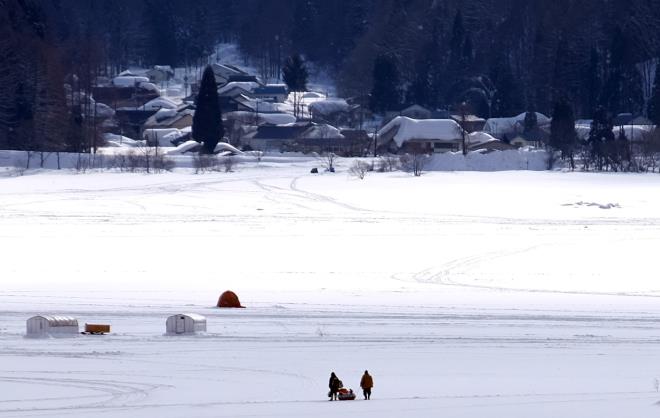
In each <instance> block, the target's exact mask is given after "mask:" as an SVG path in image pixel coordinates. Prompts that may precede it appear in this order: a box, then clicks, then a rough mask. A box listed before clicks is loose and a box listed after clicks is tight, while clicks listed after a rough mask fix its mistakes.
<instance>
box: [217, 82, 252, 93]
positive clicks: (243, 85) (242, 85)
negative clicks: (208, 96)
mask: <svg viewBox="0 0 660 418" xmlns="http://www.w3.org/2000/svg"><path fill="white" fill-rule="evenodd" d="M257 87H259V83H255V82H253V81H232V82H229V83H227V84H225V85H224V86H222V87H220V88H219V89H218V94H219V95H223V94H225V93H228V92H230V91H231V90H233V89H236V88H238V89H241V90H244V91H246V92H251V91H252V90H254V89H256V88H257Z"/></svg>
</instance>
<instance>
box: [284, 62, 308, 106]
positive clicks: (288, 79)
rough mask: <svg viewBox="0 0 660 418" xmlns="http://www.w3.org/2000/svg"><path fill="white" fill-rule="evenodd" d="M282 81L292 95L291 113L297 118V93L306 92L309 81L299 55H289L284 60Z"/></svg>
mask: <svg viewBox="0 0 660 418" xmlns="http://www.w3.org/2000/svg"><path fill="white" fill-rule="evenodd" d="M282 79H283V80H284V83H286V86H287V88H288V89H289V92H292V93H293V112H294V114H295V115H296V117H297V116H298V113H299V107H300V104H299V98H298V93H300V92H303V91H307V81H308V79H309V72H308V71H307V67H306V66H305V61H303V59H302V57H301V56H300V55H299V54H294V55H291V56H290V57H289V58H287V59H286V61H285V62H284V67H282Z"/></svg>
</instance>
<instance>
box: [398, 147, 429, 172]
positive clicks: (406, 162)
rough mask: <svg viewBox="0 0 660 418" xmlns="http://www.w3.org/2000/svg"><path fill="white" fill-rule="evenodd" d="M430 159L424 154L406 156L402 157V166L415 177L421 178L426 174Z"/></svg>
mask: <svg viewBox="0 0 660 418" xmlns="http://www.w3.org/2000/svg"><path fill="white" fill-rule="evenodd" d="M429 160H430V157H429V156H428V155H426V154H422V153H417V152H415V153H413V154H405V155H402V156H401V166H402V167H403V169H404V170H405V171H407V172H409V173H412V174H413V175H414V176H415V177H419V176H421V175H422V173H423V172H424V169H425V168H426V165H427V164H428V162H429Z"/></svg>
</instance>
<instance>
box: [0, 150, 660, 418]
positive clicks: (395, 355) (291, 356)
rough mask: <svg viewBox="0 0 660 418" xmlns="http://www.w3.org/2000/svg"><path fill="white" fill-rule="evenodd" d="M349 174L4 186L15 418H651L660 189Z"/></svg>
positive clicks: (655, 183) (76, 179)
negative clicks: (175, 329) (64, 329)
mask: <svg viewBox="0 0 660 418" xmlns="http://www.w3.org/2000/svg"><path fill="white" fill-rule="evenodd" d="M345 164H346V162H342V161H340V162H339V166H338V173H336V174H334V175H332V174H321V175H317V176H314V175H311V174H308V173H309V171H310V168H311V167H312V166H316V165H318V162H317V161H313V160H307V161H304V160H300V161H299V162H291V163H287V164H282V163H279V164H272V163H265V162H264V163H261V164H258V165H257V164H255V165H252V166H249V165H245V166H242V167H240V168H239V169H238V170H237V171H236V172H233V173H217V174H208V175H192V174H190V173H188V172H179V173H168V174H162V175H143V174H120V173H92V174H79V175H72V174H64V173H57V172H43V173H40V174H34V173H32V174H31V175H25V176H22V177H12V178H1V179H0V185H1V187H0V207H1V212H0V214H1V215H0V231H2V240H1V241H0V243H1V244H0V246H1V250H2V254H3V257H2V262H1V263H0V277H2V284H3V286H2V289H1V290H0V316H1V317H2V318H3V319H2V321H1V322H0V347H1V349H0V416H2V417H27V416H37V415H38V416H42V417H61V416H63V415H64V414H66V416H69V417H90V416H104V417H112V418H115V417H138V418H139V417H145V418H146V417H154V416H158V417H164V418H170V417H172V418H173V417H183V416H186V417H188V416H194V417H236V416H264V417H270V416H280V415H287V416H290V417H309V416H317V417H335V416H338V415H347V416H359V417H374V418H376V417H378V418H390V417H392V418H394V417H399V416H401V415H409V416H415V417H437V416H438V415H439V414H440V415H445V416H451V417H469V418H473V417H483V416H493V417H495V416H498V417H520V418H522V417H530V416H535V417H559V416H561V417H576V418H577V417H579V418H585V417H598V418H603V417H612V418H615V417H617V418H618V417H621V416H634V417H652V416H656V415H657V412H658V409H657V408H658V407H657V406H656V405H655V403H656V402H657V401H658V400H660V395H659V394H658V393H657V381H658V380H657V379H659V378H660V369H658V367H656V366H655V365H657V364H660V354H659V353H658V350H657V342H658V340H659V338H660V325H658V324H659V323H660V322H659V320H660V308H658V304H657V297H658V295H659V293H658V287H657V286H656V283H655V281H656V279H655V275H654V274H653V273H654V272H655V271H656V270H657V267H656V265H655V252H656V250H655V249H656V248H658V245H659V244H660V216H659V215H658V213H659V212H658V208H659V207H660V197H658V194H657V190H658V187H660V177H658V176H655V175H611V174H578V173H551V172H500V173H458V172H457V173H428V174H425V175H424V176H422V177H420V178H414V177H412V176H410V175H406V174H403V173H391V174H388V173H371V174H370V175H368V176H367V177H366V178H365V179H364V180H363V181H360V180H357V179H355V178H353V177H349V176H347V175H346V174H345V173H346V169H347V167H346V165H345ZM227 289H232V290H234V291H236V292H237V293H238V294H239V296H240V298H241V302H242V303H243V305H245V306H246V307H247V308H246V309H242V310H239V311H224V310H218V309H216V308H213V306H214V305H215V303H216V301H217V298H218V296H219V295H220V293H221V292H222V291H224V290H227ZM183 312H192V313H197V314H202V315H204V316H206V317H207V320H208V332H207V333H205V334H202V335H198V336H193V337H169V336H164V335H163V334H164V332H165V320H166V318H167V316H169V315H171V314H177V313H183ZM37 314H63V315H71V316H74V317H76V318H78V320H79V322H80V323H81V324H84V323H86V322H87V323H108V324H111V325H112V333H111V334H110V335H107V336H78V337H76V338H65V339H26V338H24V334H25V320H26V319H27V318H29V317H31V316H33V315H37ZM364 369H369V370H370V371H371V372H372V374H373V376H374V380H375V388H374V391H373V397H372V400H371V401H368V402H367V401H363V400H361V397H360V396H358V400H356V401H354V402H345V403H330V402H327V398H326V397H325V395H326V392H327V378H328V375H329V374H330V372H331V371H335V372H337V374H338V375H339V377H340V378H341V379H342V380H343V381H344V383H345V384H346V385H347V386H350V387H352V388H353V389H354V390H356V391H357V392H358V395H361V392H360V390H359V385H358V382H359V378H360V375H361V373H362V372H363V370H364Z"/></svg>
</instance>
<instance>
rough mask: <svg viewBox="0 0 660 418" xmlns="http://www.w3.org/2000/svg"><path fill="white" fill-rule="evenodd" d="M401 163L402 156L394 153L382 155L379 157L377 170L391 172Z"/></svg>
mask: <svg viewBox="0 0 660 418" xmlns="http://www.w3.org/2000/svg"><path fill="white" fill-rule="evenodd" d="M400 165H401V158H400V157H399V156H397V155H393V154H385V155H381V156H380V157H379V158H378V166H377V168H376V170H378V171H379V172H381V173H384V172H391V171H395V170H398V169H399V167H400Z"/></svg>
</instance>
